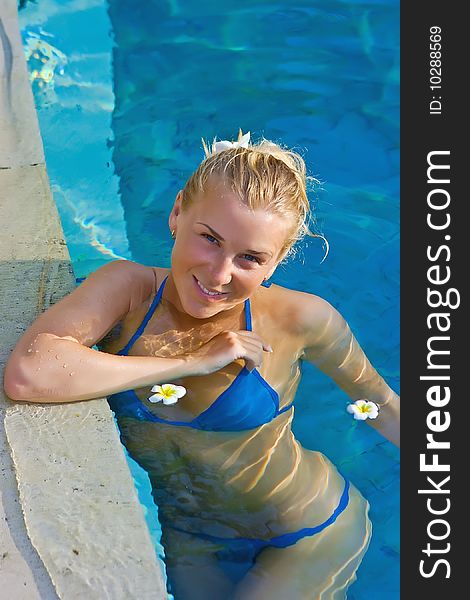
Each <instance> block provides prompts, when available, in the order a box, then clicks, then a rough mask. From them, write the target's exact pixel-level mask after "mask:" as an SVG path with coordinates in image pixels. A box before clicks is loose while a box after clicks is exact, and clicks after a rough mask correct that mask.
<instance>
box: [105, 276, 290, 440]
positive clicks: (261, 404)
mask: <svg viewBox="0 0 470 600" xmlns="http://www.w3.org/2000/svg"><path fill="white" fill-rule="evenodd" d="M167 279H168V276H167V277H165V279H164V280H163V282H162V283H161V285H160V287H159V289H158V292H157V294H156V296H155V298H154V300H153V302H152V305H151V306H150V308H149V310H148V312H147V314H146V315H145V317H144V319H143V321H142V323H141V324H140V327H139V328H138V329H137V331H136V332H135V333H134V335H133V336H132V337H131V339H130V340H129V341H128V343H127V344H126V345H125V346H124V348H123V349H122V350H120V351H119V352H118V354H119V355H121V356H127V354H128V352H129V350H130V348H131V347H132V346H133V344H134V343H135V341H136V340H137V338H138V337H139V336H140V335H141V334H142V332H143V331H144V329H145V327H146V325H147V323H148V322H149V320H150V319H151V317H152V315H153V313H154V312H155V309H156V308H157V306H158V304H159V302H160V300H161V297H162V294H163V288H164V286H165V283H166V281H167ZM245 319H246V329H247V330H248V331H251V330H252V328H251V311H250V301H249V299H246V300H245ZM108 401H109V403H110V405H111V408H113V410H115V412H116V413H117V414H118V415H120V416H132V417H133V418H138V419H140V420H146V421H155V422H158V423H166V424H167V425H175V426H182V427H193V428H194V429H203V430H206V431H242V430H245V429H253V428H255V427H259V426H260V425H263V424H264V423H269V421H272V420H273V419H275V418H276V417H277V416H278V415H280V414H281V413H283V412H286V411H287V410H289V409H290V408H291V407H292V403H291V404H289V405H288V406H285V407H284V408H282V409H279V394H278V393H277V392H276V390H274V389H273V388H272V387H271V386H270V385H269V384H268V383H267V381H266V380H265V379H263V377H261V375H260V373H259V372H258V370H257V369H254V370H253V371H248V369H247V368H246V366H245V367H243V368H242V370H241V371H240V372H239V373H238V375H237V376H236V377H235V379H234V380H233V382H232V383H231V385H230V386H229V387H228V388H227V389H226V390H225V391H224V392H222V394H220V396H219V397H218V398H217V399H216V400H215V401H214V402H213V403H212V404H211V405H210V406H209V408H207V409H206V410H205V411H203V412H202V413H201V414H200V415H198V416H197V417H195V418H194V419H192V420H191V421H171V420H168V419H161V418H160V417H157V416H156V415H155V414H154V413H152V412H151V411H150V410H149V409H148V408H147V407H146V406H145V404H144V403H143V402H142V401H141V400H140V398H139V397H138V396H137V394H136V393H135V392H134V390H128V391H126V392H120V393H119V394H114V395H113V396H110V397H109V398H108Z"/></svg>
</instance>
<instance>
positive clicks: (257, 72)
mask: <svg viewBox="0 0 470 600" xmlns="http://www.w3.org/2000/svg"><path fill="white" fill-rule="evenodd" d="M398 10H399V6H398V3H397V2H395V1H392V0H383V1H382V2H375V1H374V2H370V1H364V2H345V1H333V0H328V1H327V0H323V1H315V2H313V3H312V2H311V0H304V1H300V0H294V1H292V2H278V3H272V2H267V1H261V0H257V1H253V2H250V3H240V2H234V1H232V0H230V1H227V2H225V3H224V12H223V13H222V12H221V11H220V5H218V4H217V3H215V2H210V1H209V0H202V1H200V2H198V3H195V2H194V1H189V0H185V1H178V0H172V1H171V2H161V1H156V0H154V1H147V2H146V3H135V2H133V1H131V0H109V1H108V2H107V3H104V2H103V1H102V0H70V1H65V0H63V1H61V2H59V1H58V0H43V1H40V2H39V3H38V4H32V3H31V4H27V5H26V7H25V8H24V10H22V11H21V22H22V30H23V38H24V41H25V48H26V49H28V48H30V49H32V50H31V53H30V56H29V66H30V72H31V73H33V71H36V72H37V73H39V74H40V76H39V75H37V74H36V76H35V78H34V81H33V90H34V92H35V98H36V103H37V106H38V113H39V118H40V124H41V131H42V135H43V140H44V145H45V152H46V160H47V164H48V171H49V175H50V178H51V182H52V185H53V191H54V197H55V199H56V202H57V205H58V208H59V212H60V214H61V218H62V223H63V226H64V232H65V236H66V239H67V243H68V246H69V250H70V253H71V257H72V262H73V265H74V269H75V273H76V275H77V277H80V276H84V275H87V274H88V273H89V272H90V271H92V270H94V269H96V268H97V267H99V266H100V265H101V264H104V263H105V262H107V261H108V260H111V259H113V258H116V257H124V258H131V259H132V260H135V261H137V262H142V263H144V264H148V265H151V264H155V265H161V266H167V265H169V251H170V247H171V239H170V234H169V231H168V225H167V215H168V212H169V210H170V208H171V204H172V201H173V199H174V197H175V195H176V193H177V192H178V190H179V189H180V188H181V187H182V185H183V184H184V181H185V179H186V178H187V177H188V176H189V174H190V173H191V171H192V170H193V169H194V168H195V167H196V166H197V164H198V163H199V162H200V160H201V159H202V158H203V152H202V147H201V142H200V139H201V137H204V138H205V139H209V140H212V138H213V137H214V136H217V137H218V138H219V139H233V138H234V137H235V136H236V135H237V132H238V129H239V127H242V128H243V130H244V131H248V130H250V131H251V132H252V135H253V136H254V137H259V136H261V135H264V136H265V137H267V138H268V139H273V140H275V141H281V142H282V143H283V144H286V145H287V146H291V147H294V148H296V149H298V150H300V151H301V152H302V153H303V154H304V157H305V160H306V162H307V166H308V168H309V171H310V174H311V175H312V176H314V177H317V178H319V179H320V180H321V182H322V184H321V186H317V189H316V191H315V192H314V193H312V194H311V200H312V202H313V203H314V206H315V213H316V219H317V222H318V226H319V228H320V229H321V231H322V232H323V234H324V235H325V236H326V237H327V239H328V241H329V244H330V253H329V256H328V257H327V259H326V260H325V261H324V262H321V259H322V257H323V253H324V248H323V247H322V244H321V242H320V241H312V242H310V243H309V244H308V245H304V246H303V247H302V249H301V252H299V254H298V256H297V257H296V258H295V259H293V260H291V261H290V262H289V263H288V264H286V265H284V266H282V267H280V268H279V269H278V271H277V272H276V273H275V275H274V277H273V278H272V279H273V281H274V282H276V283H279V284H281V285H286V286H288V287H292V288H295V289H301V290H305V291H308V292H312V293H315V294H318V295H320V296H322V297H324V298H326V299H327V300H329V301H330V302H331V303H332V304H333V305H334V306H336V307H337V308H338V309H339V310H340V311H341V312H342V314H343V315H344V316H345V318H346V320H347V321H348V322H349V324H350V325H351V328H352V329H353V331H354V332H355V334H356V337H357V338H358V340H359V342H360V343H361V344H362V346H363V348H364V349H365V351H366V353H367V354H368V356H369V358H370V359H371V361H372V363H373V364H374V366H375V367H376V368H377V369H378V370H379V372H380V373H381V374H382V375H383V376H384V377H385V378H386V380H387V381H388V382H389V384H390V385H391V386H392V387H393V388H394V389H395V390H396V391H397V392H398V391H399V367H398V364H399V363H398V361H399V353H398V346H399V329H398V327H399V314H398V293H399V289H398V277H399V249H398V244H399V171H398V168H399V125H398V119H399V105H398V102H399V67H398V65H399V48H398V37H399V30H398V22H399V21H398V19H399V12H398ZM42 42H43V45H41V43H42ZM35 55H36V56H35ZM43 58H46V61H45V62H43V61H42V59H43ZM47 68H49V69H50V70H52V74H51V73H50V72H49V71H47ZM42 69H45V73H43V74H41V70H42ZM39 84H42V85H39ZM346 403H347V397H346V396H345V395H344V394H343V392H341V390H339V389H338V388H337V387H336V385H335V384H333V383H332V382H330V381H329V380H328V379H327V378H326V377H325V376H323V375H322V374H321V373H319V372H317V371H316V370H315V369H314V368H313V367H310V366H309V365H306V366H305V368H304V377H303V380H302V382H301V385H300V388H299V391H298V394H297V398H296V405H297V410H296V418H295V421H294V433H295V435H296V436H297V438H298V439H299V441H300V442H301V443H302V444H303V445H304V446H306V447H307V448H311V449H318V450H320V451H322V452H324V453H325V454H326V455H327V456H328V457H329V458H330V459H331V460H332V461H333V462H334V463H335V464H336V465H337V466H338V467H339V468H340V469H341V471H342V472H343V473H345V475H347V476H348V477H349V478H350V479H351V480H352V481H353V482H354V483H355V485H356V486H357V487H358V488H359V489H360V490H361V492H362V493H363V495H364V496H365V497H366V498H367V499H368V500H369V502H370V504H371V519H372V522H373V527H374V533H373V537H372V542H371V545H370V548H369V551H368V552H367V554H366V556H365V558H364V561H363V563H362V565H361V567H360V569H359V572H358V580H357V582H356V583H354V584H353V586H351V588H350V590H349V593H348V598H349V599H353V600H365V599H369V598H374V600H375V599H377V600H392V599H395V598H398V597H399V581H398V579H399V560H398V556H399V484H398V482H399V462H398V461H399V453H398V450H397V449H396V448H395V447H393V446H392V445H391V444H390V443H388V442H387V441H385V440H383V438H381V437H380V436H379V435H378V434H377V433H376V432H375V431H374V430H372V429H371V428H369V427H367V426H366V425H365V424H364V423H357V422H355V421H352V419H351V418H350V415H348V414H347V413H346V412H345V410H344V408H345V405H346ZM135 477H136V482H137V486H138V487H139V486H140V487H141V488H142V489H143V488H144V485H145V484H144V482H143V481H141V480H139V477H140V475H139V474H138V471H136V474H135ZM143 502H144V504H147V506H148V510H151V507H150V503H151V500H150V496H148V497H147V499H146V500H144V501H143ZM154 535H155V536H156V537H158V531H156V532H155V531H154Z"/></svg>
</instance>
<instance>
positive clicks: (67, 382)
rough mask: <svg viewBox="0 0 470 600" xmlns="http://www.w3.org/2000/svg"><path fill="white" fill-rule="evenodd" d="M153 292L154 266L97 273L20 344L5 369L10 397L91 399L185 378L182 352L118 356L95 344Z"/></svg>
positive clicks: (120, 264)
mask: <svg viewBox="0 0 470 600" xmlns="http://www.w3.org/2000/svg"><path fill="white" fill-rule="evenodd" d="M153 289H155V275H154V272H153V270H152V269H149V268H148V267H144V266H143V265H139V264H137V263H134V262H131V261H113V262H111V263H108V264H107V265H105V266H104V267H101V268H100V269H98V270H97V271H95V272H94V273H92V274H91V275H90V276H89V277H88V278H87V280H86V281H85V282H84V283H82V284H81V285H80V286H79V287H78V288H77V289H75V290H74V291H73V292H72V293H71V294H69V295H68V296H66V297H65V298H63V299H62V300H61V301H60V302H58V303H57V304H55V305H54V306H52V307H50V308H49V309H48V310H47V311H45V312H44V313H43V314H42V315H40V316H39V317H38V318H37V319H36V320H35V321H34V323H33V324H32V325H31V326H30V327H29V328H28V329H27V331H26V332H25V333H24V334H23V336H22V337H21V339H20V340H19V341H18V343H17V345H16V347H15V348H14V350H13V352H12V354H11V356H10V357H9V360H8V362H7V365H6V368H5V373H4V388H5V392H6V394H7V395H8V396H9V397H10V398H12V399H13V400H21V401H29V402H64V401H74V400H89V399H93V398H102V397H104V396H107V395H109V394H112V393H116V392H120V391H123V390H127V389H131V388H138V387H142V386H146V385H153V384H156V383H162V382H166V381H171V380H172V379H177V378H179V377H182V376H183V375H184V374H186V373H187V371H188V369H187V366H186V363H187V359H186V358H185V357H177V358H155V357H150V356H145V357H137V356H115V355H112V354H107V353H105V352H99V351H96V350H93V349H92V348H91V346H93V345H94V344H96V343H97V342H98V341H99V340H101V339H102V338H103V337H104V336H105V335H106V333H107V332H108V331H110V330H111V329H112V328H113V327H114V326H115V325H116V323H118V322H119V321H121V320H122V319H123V318H124V317H125V316H126V315H127V314H128V313H129V312H130V311H131V310H133V309H134V308H136V307H137V306H139V305H140V304H141V303H142V302H143V301H144V300H145V299H146V298H147V297H149V296H150V295H151V293H152V290H153Z"/></svg>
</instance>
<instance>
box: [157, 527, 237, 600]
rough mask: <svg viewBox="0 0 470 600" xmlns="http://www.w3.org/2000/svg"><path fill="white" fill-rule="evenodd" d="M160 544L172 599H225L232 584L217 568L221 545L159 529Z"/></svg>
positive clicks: (177, 532)
mask: <svg viewBox="0 0 470 600" xmlns="http://www.w3.org/2000/svg"><path fill="white" fill-rule="evenodd" d="M161 541H162V545H163V548H164V550H165V565H166V572H167V577H168V581H169V583H170V585H169V587H170V591H171V593H172V594H173V596H174V598H175V600H207V599H208V598H210V599H211V600H226V599H227V598H229V597H230V595H231V593H232V592H233V588H234V584H233V583H232V581H231V580H230V579H229V578H228V577H227V575H225V573H224V572H223V571H222V569H221V568H220V566H219V565H218V561H217V556H216V553H217V552H218V551H219V550H221V549H222V546H220V545H218V544H215V543H213V542H209V541H206V540H201V539H200V538H198V537H197V536H194V535H191V534H189V533H184V532H180V531H177V530H174V529H171V527H163V530H162V540H161Z"/></svg>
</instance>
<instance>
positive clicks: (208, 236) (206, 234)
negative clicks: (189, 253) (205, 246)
mask: <svg viewBox="0 0 470 600" xmlns="http://www.w3.org/2000/svg"><path fill="white" fill-rule="evenodd" d="M201 235H202V237H204V238H206V240H208V241H209V242H210V243H211V244H212V243H214V242H218V241H219V240H218V239H217V238H215V237H214V236H213V235H211V234H210V233H203V234H201Z"/></svg>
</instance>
